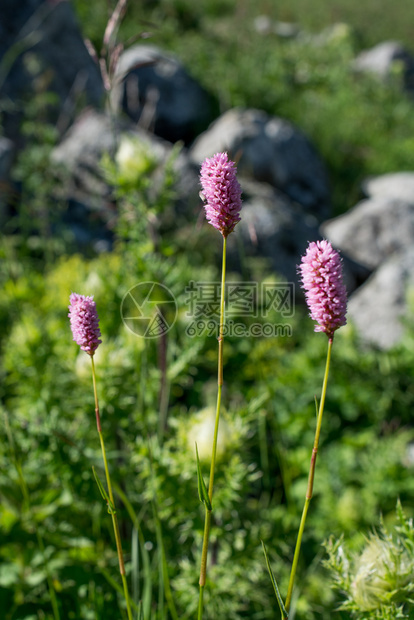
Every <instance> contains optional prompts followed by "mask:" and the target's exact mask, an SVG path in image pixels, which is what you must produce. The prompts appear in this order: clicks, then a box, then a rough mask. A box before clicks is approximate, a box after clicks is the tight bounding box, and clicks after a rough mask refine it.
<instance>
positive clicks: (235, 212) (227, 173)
mask: <svg viewBox="0 0 414 620" xmlns="http://www.w3.org/2000/svg"><path fill="white" fill-rule="evenodd" d="M236 172H237V168H236V165H235V163H234V162H233V161H231V160H230V159H229V158H228V156H227V153H217V154H216V155H214V157H211V158H207V159H206V160H205V161H204V162H203V164H202V166H201V173H200V182H201V187H202V188H203V192H202V197H203V199H204V200H205V210H206V218H207V221H208V222H210V224H211V225H212V226H214V228H217V230H219V231H220V232H221V234H222V235H223V237H227V236H228V235H229V234H230V233H231V232H233V230H234V227H235V226H236V224H237V222H240V210H241V207H242V200H241V187H240V185H239V182H238V180H237V178H236Z"/></svg>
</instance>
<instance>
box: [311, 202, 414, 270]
mask: <svg viewBox="0 0 414 620" xmlns="http://www.w3.org/2000/svg"><path fill="white" fill-rule="evenodd" d="M322 232H323V234H324V235H326V236H327V237H328V239H330V241H331V242H332V243H333V244H334V245H335V246H336V247H337V248H339V249H341V250H342V251H343V252H345V253H346V254H347V255H348V256H349V257H350V258H352V259H353V260H355V261H356V262H358V263H361V264H362V265H364V266H365V267H367V268H368V269H371V270H374V269H376V268H377V267H379V265H380V264H381V263H382V262H383V261H384V260H386V259H387V258H388V257H389V256H391V254H393V253H394V252H395V251H397V250H401V249H403V248H406V247H410V246H412V245H413V243H414V197H413V202H407V201H405V200H402V199H399V198H392V197H386V196H385V197H383V196H375V197H374V198H371V199H369V200H363V201H361V202H360V203H358V204H357V205H356V206H355V207H354V208H353V209H351V210H350V211H348V212H347V213H345V214H344V215H341V216H339V217H337V218H335V219H332V220H330V221H328V222H325V223H324V224H323V226H322Z"/></svg>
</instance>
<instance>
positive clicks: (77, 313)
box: [68, 293, 102, 356]
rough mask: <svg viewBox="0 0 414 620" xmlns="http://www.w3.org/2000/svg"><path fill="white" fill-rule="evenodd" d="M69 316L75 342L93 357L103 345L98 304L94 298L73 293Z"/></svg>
mask: <svg viewBox="0 0 414 620" xmlns="http://www.w3.org/2000/svg"><path fill="white" fill-rule="evenodd" d="M69 300H70V306H69V314H68V317H69V319H70V328H71V330H72V334H73V340H74V341H75V342H76V343H77V344H78V345H79V346H80V348H81V349H82V351H86V353H88V354H89V355H90V356H92V355H93V354H94V353H95V351H96V349H97V348H98V346H99V345H100V344H101V342H102V340H101V339H100V337H101V330H100V329H99V317H98V313H97V311H96V304H95V302H94V301H93V296H92V297H86V296H85V295H78V294H77V293H72V294H71V296H70V298H69Z"/></svg>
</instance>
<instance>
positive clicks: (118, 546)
mask: <svg viewBox="0 0 414 620" xmlns="http://www.w3.org/2000/svg"><path fill="white" fill-rule="evenodd" d="M91 362H92V380H93V393H94V396H95V415H96V426H97V429H98V435H99V441H100V443H101V449H102V458H103V462H104V468H105V477H106V484H107V486H108V494H109V499H110V500H111V504H112V507H111V510H110V512H111V517H112V525H113V528H114V534H115V542H116V549H117V552H118V562H119V572H120V573H121V579H122V585H123V587H124V596H125V602H126V606H127V614H128V620H133V618H132V611H131V602H130V598H129V592H128V583H127V580H126V576H125V564H124V554H123V552H122V543H121V535H120V532H119V524H118V518H117V516H116V509H115V501H114V495H113V492H112V484H111V477H110V475H109V468H108V460H107V458H106V450H105V443H104V439H103V435H102V428H101V419H100V415H99V402H98V392H97V389H96V374H95V364H94V361H93V356H91Z"/></svg>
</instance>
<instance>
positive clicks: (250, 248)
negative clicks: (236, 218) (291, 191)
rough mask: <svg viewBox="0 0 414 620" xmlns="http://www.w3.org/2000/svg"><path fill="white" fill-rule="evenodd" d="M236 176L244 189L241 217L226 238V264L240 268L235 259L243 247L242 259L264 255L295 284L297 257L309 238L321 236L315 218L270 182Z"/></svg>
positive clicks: (282, 274) (297, 291) (298, 260)
mask: <svg viewBox="0 0 414 620" xmlns="http://www.w3.org/2000/svg"><path fill="white" fill-rule="evenodd" d="M239 179H240V183H241V186H242V190H243V208H242V219H241V221H240V223H239V224H238V225H237V229H236V230H237V235H230V236H229V238H228V244H229V245H228V247H229V264H230V265H231V266H232V267H233V268H235V269H240V264H238V263H237V259H238V255H239V250H240V247H242V255H243V256H242V259H245V258H251V257H261V258H266V259H268V261H269V264H270V265H271V267H272V268H273V269H274V270H275V272H276V273H278V274H279V275H280V276H282V277H283V278H284V279H285V280H286V281H287V282H293V283H295V284H296V285H297V284H298V277H297V265H298V263H299V262H300V257H301V255H302V254H303V253H304V252H305V250H306V247H307V244H308V242H309V241H314V240H316V239H319V238H320V235H319V226H318V222H317V220H316V218H315V217H313V216H312V215H310V214H306V213H304V212H303V210H302V209H301V207H300V206H299V205H298V204H295V203H293V202H292V201H291V200H289V198H288V197H287V196H285V195H284V194H282V193H281V192H279V191H277V190H275V189H274V188H272V187H271V186H270V185H268V184H265V183H258V182H254V181H249V180H247V179H245V178H243V177H239ZM240 238H241V242H240ZM296 288H297V290H296V293H299V290H298V286H297V287H296Z"/></svg>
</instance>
